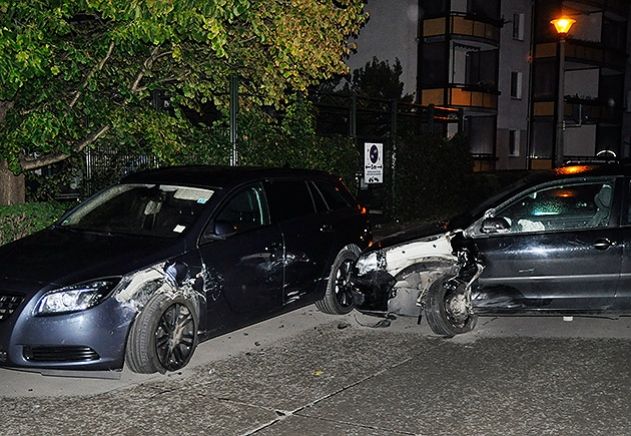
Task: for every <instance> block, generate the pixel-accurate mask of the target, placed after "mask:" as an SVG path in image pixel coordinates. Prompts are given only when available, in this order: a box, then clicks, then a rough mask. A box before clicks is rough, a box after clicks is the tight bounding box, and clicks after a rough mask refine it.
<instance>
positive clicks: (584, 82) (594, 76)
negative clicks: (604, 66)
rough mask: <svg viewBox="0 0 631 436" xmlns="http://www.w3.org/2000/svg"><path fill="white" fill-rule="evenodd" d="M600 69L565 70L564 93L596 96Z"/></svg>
mask: <svg viewBox="0 0 631 436" xmlns="http://www.w3.org/2000/svg"><path fill="white" fill-rule="evenodd" d="M599 77H600V70H599V69H598V68H592V69H589V70H571V71H566V72H565V94H564V95H571V96H575V95H578V96H579V97H592V98H597V97H598V80H599Z"/></svg>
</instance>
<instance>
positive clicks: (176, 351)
mask: <svg viewBox="0 0 631 436" xmlns="http://www.w3.org/2000/svg"><path fill="white" fill-rule="evenodd" d="M155 339H156V354H157V355H158V360H159V361H160V364H161V365H162V366H163V367H164V368H165V369H167V370H169V371H174V370H176V369H180V368H182V367H183V366H184V365H186V364H187V363H188V360H189V359H190V357H191V354H192V352H193V345H194V343H195V322H194V321H193V315H192V314H191V311H190V310H189V309H188V307H186V306H185V305H183V304H180V303H175V304H172V305H171V306H169V307H168V308H167V309H166V310H165V311H164V312H163V313H162V316H161V317H160V320H159V321H158V327H157V328H156V331H155Z"/></svg>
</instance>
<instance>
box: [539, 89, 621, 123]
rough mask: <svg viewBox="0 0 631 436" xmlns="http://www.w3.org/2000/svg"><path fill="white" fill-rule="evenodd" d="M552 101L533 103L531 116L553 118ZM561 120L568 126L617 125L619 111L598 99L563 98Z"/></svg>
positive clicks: (619, 116) (553, 105) (553, 103)
mask: <svg viewBox="0 0 631 436" xmlns="http://www.w3.org/2000/svg"><path fill="white" fill-rule="evenodd" d="M554 108H555V102H554V101H535V102H534V103H533V115H534V116H535V117H554V116H555V112H554ZM563 115H564V116H563V118H564V120H565V122H566V124H568V125H574V126H575V125H583V124H598V123H603V122H604V123H619V122H620V118H621V112H620V110H615V109H613V108H611V107H609V106H608V104H607V102H604V101H602V100H599V99H585V98H579V97H573V96H565V104H564V106H563Z"/></svg>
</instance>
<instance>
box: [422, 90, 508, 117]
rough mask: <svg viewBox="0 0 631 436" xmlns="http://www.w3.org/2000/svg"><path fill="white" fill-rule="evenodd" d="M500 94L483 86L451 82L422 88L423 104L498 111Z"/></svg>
mask: <svg viewBox="0 0 631 436" xmlns="http://www.w3.org/2000/svg"><path fill="white" fill-rule="evenodd" d="M498 95H499V92H497V91H496V90H491V89H485V88H484V87H481V86H474V85H456V84H449V85H446V86H444V87H437V88H426V89H422V90H421V104H423V105H425V106H428V105H435V106H454V107H460V108H472V109H482V110H486V111H496V110H497V97H498Z"/></svg>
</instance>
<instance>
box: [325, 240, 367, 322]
mask: <svg viewBox="0 0 631 436" xmlns="http://www.w3.org/2000/svg"><path fill="white" fill-rule="evenodd" d="M360 253H361V250H360V249H359V247H357V246H355V245H347V246H346V247H344V248H342V250H340V252H339V253H338V254H337V257H336V258H335V261H334V262H333V265H332V266H331V274H329V279H328V281H327V285H326V292H325V294H324V297H323V298H322V299H321V300H319V301H316V303H315V305H316V307H317V308H318V310H320V312H324V313H328V314H331V315H344V314H347V313H349V312H350V311H352V310H353V309H354V308H355V304H354V302H353V293H352V288H351V283H350V279H351V274H352V272H353V267H354V266H355V261H356V260H357V258H358V257H359V255H360Z"/></svg>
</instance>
